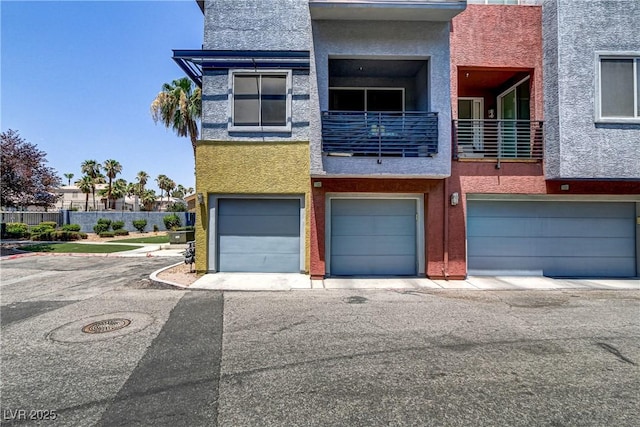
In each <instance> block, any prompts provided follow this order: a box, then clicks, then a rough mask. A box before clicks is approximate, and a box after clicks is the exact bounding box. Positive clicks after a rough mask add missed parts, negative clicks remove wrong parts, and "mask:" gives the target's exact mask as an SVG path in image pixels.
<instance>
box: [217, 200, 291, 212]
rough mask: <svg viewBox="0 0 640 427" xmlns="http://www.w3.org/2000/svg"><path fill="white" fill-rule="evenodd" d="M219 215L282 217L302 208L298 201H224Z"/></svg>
mask: <svg viewBox="0 0 640 427" xmlns="http://www.w3.org/2000/svg"><path fill="white" fill-rule="evenodd" d="M221 201H222V202H223V203H220V206H219V208H218V215H219V216H224V215H233V216H247V215H248V216H251V215H253V214H255V213H257V212H259V213H260V215H261V216H282V215H289V214H291V212H292V210H293V211H295V210H296V209H298V208H299V207H300V200H298V199H243V198H237V199H222V200H221Z"/></svg>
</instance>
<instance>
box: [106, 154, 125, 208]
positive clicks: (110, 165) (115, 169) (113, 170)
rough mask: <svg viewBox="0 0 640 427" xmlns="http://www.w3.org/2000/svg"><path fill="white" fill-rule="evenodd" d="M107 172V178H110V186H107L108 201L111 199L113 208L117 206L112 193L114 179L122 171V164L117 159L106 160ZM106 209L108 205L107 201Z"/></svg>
mask: <svg viewBox="0 0 640 427" xmlns="http://www.w3.org/2000/svg"><path fill="white" fill-rule="evenodd" d="M102 167H103V168H104V171H105V173H106V174H107V178H109V182H108V187H107V201H111V209H114V208H115V204H116V201H115V199H113V198H112V196H111V193H112V191H113V179H114V178H115V177H116V175H118V174H119V173H120V172H122V165H121V164H120V162H118V161H117V160H113V159H109V160H105V161H104V165H103V166H102ZM104 207H105V209H106V208H107V205H106V203H105V206H104Z"/></svg>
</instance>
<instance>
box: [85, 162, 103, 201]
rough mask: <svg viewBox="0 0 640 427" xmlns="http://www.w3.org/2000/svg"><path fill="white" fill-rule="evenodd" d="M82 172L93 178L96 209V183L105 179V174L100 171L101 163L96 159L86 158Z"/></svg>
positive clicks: (92, 192) (92, 187)
mask: <svg viewBox="0 0 640 427" xmlns="http://www.w3.org/2000/svg"><path fill="white" fill-rule="evenodd" d="M80 169H81V170H82V173H84V174H86V175H87V176H88V177H89V178H91V194H92V195H93V210H96V184H99V183H101V182H102V181H103V175H102V173H100V170H101V167H100V163H98V162H97V161H95V160H85V161H84V162H82V165H81V166H80Z"/></svg>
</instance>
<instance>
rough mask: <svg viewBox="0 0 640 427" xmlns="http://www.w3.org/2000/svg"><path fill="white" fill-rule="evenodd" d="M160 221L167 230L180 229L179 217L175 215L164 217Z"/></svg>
mask: <svg viewBox="0 0 640 427" xmlns="http://www.w3.org/2000/svg"><path fill="white" fill-rule="evenodd" d="M162 221H163V222H164V226H165V227H166V229H167V230H175V229H176V228H178V227H180V217H179V216H178V215H176V214H171V215H165V216H164V218H162Z"/></svg>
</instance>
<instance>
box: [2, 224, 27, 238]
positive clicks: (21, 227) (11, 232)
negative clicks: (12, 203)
mask: <svg viewBox="0 0 640 427" xmlns="http://www.w3.org/2000/svg"><path fill="white" fill-rule="evenodd" d="M6 233H7V237H10V238H14V239H20V238H28V237H29V234H30V233H29V226H28V225H27V224H24V223H22V222H8V223H7V230H6Z"/></svg>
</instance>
